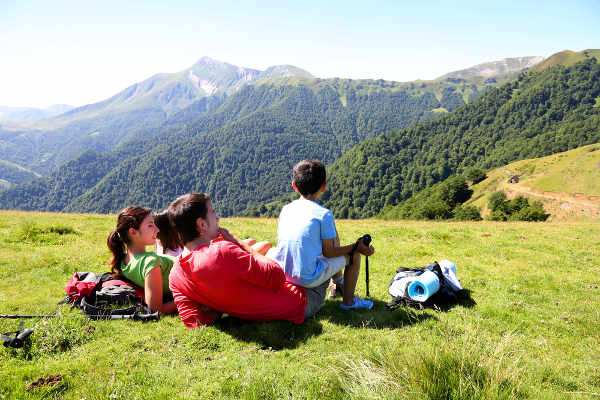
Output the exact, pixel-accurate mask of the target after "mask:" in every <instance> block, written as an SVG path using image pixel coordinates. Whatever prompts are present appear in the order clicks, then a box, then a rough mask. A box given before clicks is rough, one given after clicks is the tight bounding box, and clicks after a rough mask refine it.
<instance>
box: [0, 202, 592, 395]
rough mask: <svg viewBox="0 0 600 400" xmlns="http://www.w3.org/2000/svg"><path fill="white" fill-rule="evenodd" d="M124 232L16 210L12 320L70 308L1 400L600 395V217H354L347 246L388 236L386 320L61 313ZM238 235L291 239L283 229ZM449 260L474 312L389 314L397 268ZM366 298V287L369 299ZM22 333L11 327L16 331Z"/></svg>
mask: <svg viewBox="0 0 600 400" xmlns="http://www.w3.org/2000/svg"><path fill="white" fill-rule="evenodd" d="M114 222H115V217H114V216H99V215H65V214H41V213H24V212H0V244H1V245H0V277H1V278H2V279H0V313H2V314H9V313H10V314H12V313H51V312H53V311H54V310H56V308H57V307H58V309H59V314H58V317H57V318H55V319H48V320H40V319H32V320H27V321H25V326H26V327H35V331H34V333H33V335H32V336H31V342H30V343H29V344H27V345H26V347H25V348H23V349H9V348H4V347H0V366H1V368H0V397H3V398H7V399H13V398H19V399H21V398H23V399H28V398H31V399H35V398H57V399H82V398H85V399H87V400H92V399H107V398H108V399H145V398H148V399H167V398H168V399H192V398H193V399H198V398H200V399H212V398H226V399H239V398H242V399H272V398H273V399H274V398H286V399H287V398H291V399H314V398H328V399H366V398H369V399H413V398H419V399H440V398H444V399H528V398H530V399H579V398H587V397H589V396H593V395H594V394H595V393H598V392H600V371H599V370H598V367H597V366H598V354H597V351H596V350H597V348H598V337H600V313H599V311H598V310H600V296H598V293H599V290H600V289H599V287H600V271H598V268H596V266H597V265H598V264H600V246H599V245H600V242H598V237H599V236H598V233H599V232H600V224H599V221H586V222H569V223H489V222H480V223H424V222H410V221H398V222H389V221H386V222H383V221H373V220H369V221H338V230H339V232H340V235H341V238H342V241H343V242H350V241H352V240H354V238H356V237H357V236H359V235H361V234H363V233H366V232H369V233H371V235H372V236H373V239H374V242H373V244H374V246H375V248H376V254H375V255H374V256H373V257H372V258H371V260H370V269H371V285H370V289H371V294H372V297H373V300H374V301H375V307H374V310H372V311H361V312H352V313H347V312H343V311H342V310H340V309H339V302H340V300H339V299H336V300H328V301H326V303H325V306H324V308H323V309H322V310H321V311H320V312H319V313H318V314H317V316H316V317H315V318H313V319H310V320H309V321H306V322H305V323H304V324H302V325H300V326H295V325H292V324H290V323H284V322H270V323H242V322H240V321H237V320H232V319H229V318H226V319H225V320H223V321H221V322H220V323H219V324H217V325H215V326H213V327H208V328H204V329H196V330H187V329H185V328H184V326H183V324H182V323H181V322H180V321H179V319H178V318H177V317H164V318H162V319H161V320H160V321H159V322H158V323H148V324H140V323H136V322H129V321H112V322H107V321H89V320H86V319H84V318H83V317H82V316H81V314H80V313H79V312H78V311H70V310H69V308H68V307H64V306H60V307H59V306H57V305H56V303H57V301H58V300H60V299H61V298H62V296H63V294H64V291H63V287H64V284H65V283H66V282H67V281H68V279H69V278H70V276H71V275H72V273H73V272H74V271H82V270H91V271H96V272H102V271H104V270H106V261H107V259H108V251H107V249H106V247H105V239H106V235H107V234H108V232H109V231H110V229H111V228H112V227H113V224H114ZM222 225H223V226H226V227H228V228H229V229H231V230H232V231H233V232H235V233H236V234H239V235H240V236H242V237H243V236H252V237H255V238H260V239H267V240H270V241H271V242H274V241H275V235H276V220H274V219H225V220H222ZM57 228H60V229H57ZM57 232H63V234H62V235H61V234H60V233H57ZM590 232H592V233H594V234H590ZM557 238H560V240H557ZM443 258H447V259H450V260H453V261H454V262H455V263H456V264H457V267H458V275H459V277H460V279H461V281H462V283H463V285H464V287H465V288H466V289H468V290H469V292H468V295H467V296H465V297H464V298H463V300H461V302H460V303H459V304H458V305H455V306H454V307H452V308H450V309H449V310H447V311H434V310H423V311H417V310H413V309H404V308H400V309H398V310H396V311H393V312H390V311H387V310H386V309H385V307H384V304H385V302H387V301H388V300H389V295H388V294H387V285H388V283H389V280H390V279H391V277H392V275H393V274H394V271H395V269H396V268H397V267H399V266H422V265H424V264H426V263H428V262H431V261H432V260H439V259H443ZM364 290H365V286H364V280H363V276H362V275H361V278H360V280H359V286H358V289H357V291H358V293H359V294H360V295H364ZM17 325H18V321H16V320H6V319H0V331H1V332H8V331H12V330H15V329H16V327H17ZM55 374H63V378H62V381H61V382H60V383H59V384H58V385H57V386H53V387H49V386H42V387H40V388H36V389H32V390H30V391H25V388H26V386H27V385H28V384H29V383H31V382H33V381H34V380H36V379H37V378H39V377H46V376H48V375H55Z"/></svg>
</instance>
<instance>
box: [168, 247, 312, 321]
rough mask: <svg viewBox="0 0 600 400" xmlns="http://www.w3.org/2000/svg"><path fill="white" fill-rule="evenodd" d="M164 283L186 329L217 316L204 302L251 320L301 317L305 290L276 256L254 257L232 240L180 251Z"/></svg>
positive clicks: (291, 319) (302, 315)
mask: <svg viewBox="0 0 600 400" xmlns="http://www.w3.org/2000/svg"><path fill="white" fill-rule="evenodd" d="M169 287H170V289H171V292H172V293H173V298H174V300H175V304H176V305H177V310H178V311H179V316H180V318H181V320H182V321H183V323H184V324H185V325H186V326H187V327H189V328H193V327H196V326H199V325H210V324H212V323H214V321H215V320H216V319H217V318H218V315H217V314H215V313H214V312H210V311H207V310H206V307H210V308H212V309H214V310H218V311H220V312H224V313H227V314H229V315H231V316H234V317H238V318H242V319H246V320H251V321H270V320H287V321H291V322H293V323H296V324H300V323H302V322H304V309H305V307H306V291H305V289H304V288H302V287H298V286H294V285H293V284H291V283H289V282H286V281H285V275H284V273H283V270H282V269H281V267H280V266H279V265H278V264H277V263H276V262H275V261H262V260H257V259H256V258H255V257H253V256H252V255H250V254H248V253H246V252H245V251H243V250H242V249H240V248H239V247H238V246H237V245H234V244H233V243H231V242H227V241H220V242H213V243H211V244H210V245H200V246H198V247H197V248H195V249H194V251H192V252H191V253H190V254H188V255H186V256H185V257H182V256H179V257H178V258H177V259H176V260H175V264H174V265H173V268H172V269H171V274H170V276H169ZM203 306H206V307H203Z"/></svg>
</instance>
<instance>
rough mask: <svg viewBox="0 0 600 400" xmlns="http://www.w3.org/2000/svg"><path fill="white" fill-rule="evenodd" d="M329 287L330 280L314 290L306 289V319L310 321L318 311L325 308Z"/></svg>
mask: <svg viewBox="0 0 600 400" xmlns="http://www.w3.org/2000/svg"><path fill="white" fill-rule="evenodd" d="M328 287H329V279H328V280H326V281H325V282H323V283H322V284H321V285H319V286H317V287H314V288H305V289H306V308H305V309H304V319H308V318H310V317H312V316H313V315H315V314H316V313H317V311H319V310H320V309H321V307H323V304H324V303H325V294H326V293H327V288H328Z"/></svg>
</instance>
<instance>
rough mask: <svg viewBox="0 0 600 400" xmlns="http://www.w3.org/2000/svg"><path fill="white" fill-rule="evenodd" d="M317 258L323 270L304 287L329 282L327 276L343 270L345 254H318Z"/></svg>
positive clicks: (312, 286)
mask: <svg viewBox="0 0 600 400" xmlns="http://www.w3.org/2000/svg"><path fill="white" fill-rule="evenodd" d="M317 258H318V259H319V260H320V261H321V263H322V264H323V271H321V274H320V275H319V276H318V277H317V278H316V279H315V280H314V281H313V282H312V283H311V284H310V285H306V286H305V287H306V288H309V287H311V288H315V287H317V286H321V285H322V284H323V283H324V282H327V283H329V278H331V277H332V276H333V275H335V274H337V273H338V272H340V271H341V270H343V269H344V267H345V266H346V257H345V256H340V257H333V258H327V257H324V256H323V255H320V256H317Z"/></svg>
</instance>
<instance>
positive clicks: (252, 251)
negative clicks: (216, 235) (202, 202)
mask: <svg viewBox="0 0 600 400" xmlns="http://www.w3.org/2000/svg"><path fill="white" fill-rule="evenodd" d="M219 232H220V233H221V235H222V236H223V239H225V240H227V241H228V242H231V243H233V244H235V245H236V246H238V247H239V248H240V249H242V250H244V251H245V252H246V253H249V254H252V255H253V256H254V257H255V258H256V259H257V260H260V261H263V262H270V261H273V260H271V259H270V258H267V257H265V256H263V255H262V254H260V253H259V252H258V251H256V250H255V249H253V248H252V247H251V246H249V245H248V244H247V243H245V242H244V241H242V240H240V239H238V238H237V237H236V236H235V235H234V234H233V233H231V232H229V231H228V230H227V229H225V228H222V227H219Z"/></svg>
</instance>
